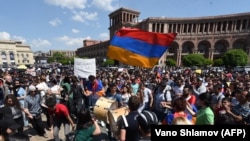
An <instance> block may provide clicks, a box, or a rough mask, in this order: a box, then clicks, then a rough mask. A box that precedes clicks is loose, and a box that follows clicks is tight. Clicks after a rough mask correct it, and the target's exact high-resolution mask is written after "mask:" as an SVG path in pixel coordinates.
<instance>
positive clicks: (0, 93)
mask: <svg viewBox="0 0 250 141" xmlns="http://www.w3.org/2000/svg"><path fill="white" fill-rule="evenodd" d="M3 99H4V91H3V88H1V87H0V100H3Z"/></svg>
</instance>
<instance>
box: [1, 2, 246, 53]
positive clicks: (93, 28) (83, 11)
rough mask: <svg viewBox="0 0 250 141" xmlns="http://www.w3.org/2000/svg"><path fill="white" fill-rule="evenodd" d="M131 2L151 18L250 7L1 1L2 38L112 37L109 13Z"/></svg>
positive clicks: (72, 46) (43, 45)
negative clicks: (109, 29)
mask: <svg viewBox="0 0 250 141" xmlns="http://www.w3.org/2000/svg"><path fill="white" fill-rule="evenodd" d="M120 7H125V8H129V9H133V10H137V11H139V12H140V13H141V14H140V17H139V19H140V20H143V19H146V18H148V17H172V18H173V17H177V18H178V17H203V16H216V15H225V14H235V13H243V12H250V0H1V6H0V40H16V41H22V42H23V43H24V44H27V45H30V46H31V49H32V51H44V52H47V51H49V50H52V49H54V50H57V49H60V50H76V49H77V48H80V47H82V46H83V40H84V39H93V40H107V39H109V31H108V27H109V17H108V15H109V14H110V13H111V12H112V11H114V10H116V9H118V8H120Z"/></svg>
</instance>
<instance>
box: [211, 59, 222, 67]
mask: <svg viewBox="0 0 250 141" xmlns="http://www.w3.org/2000/svg"><path fill="white" fill-rule="evenodd" d="M223 64H224V62H223V60H222V59H221V58H219V59H215V60H214V62H213V66H222V65H223Z"/></svg>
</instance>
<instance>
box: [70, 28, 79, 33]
mask: <svg viewBox="0 0 250 141" xmlns="http://www.w3.org/2000/svg"><path fill="white" fill-rule="evenodd" d="M71 31H72V32H73V33H79V32H80V31H79V30H77V29H72V30H71Z"/></svg>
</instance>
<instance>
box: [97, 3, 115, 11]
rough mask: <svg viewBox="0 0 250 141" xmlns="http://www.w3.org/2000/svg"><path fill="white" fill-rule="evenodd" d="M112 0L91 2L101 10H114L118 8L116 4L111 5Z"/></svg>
mask: <svg viewBox="0 0 250 141" xmlns="http://www.w3.org/2000/svg"><path fill="white" fill-rule="evenodd" d="M114 1H116V0H93V2H92V4H93V5H94V6H96V7H98V8H100V9H103V10H107V11H114V10H115V9H116V8H118V5H115V6H112V3H113V2H114Z"/></svg>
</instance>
